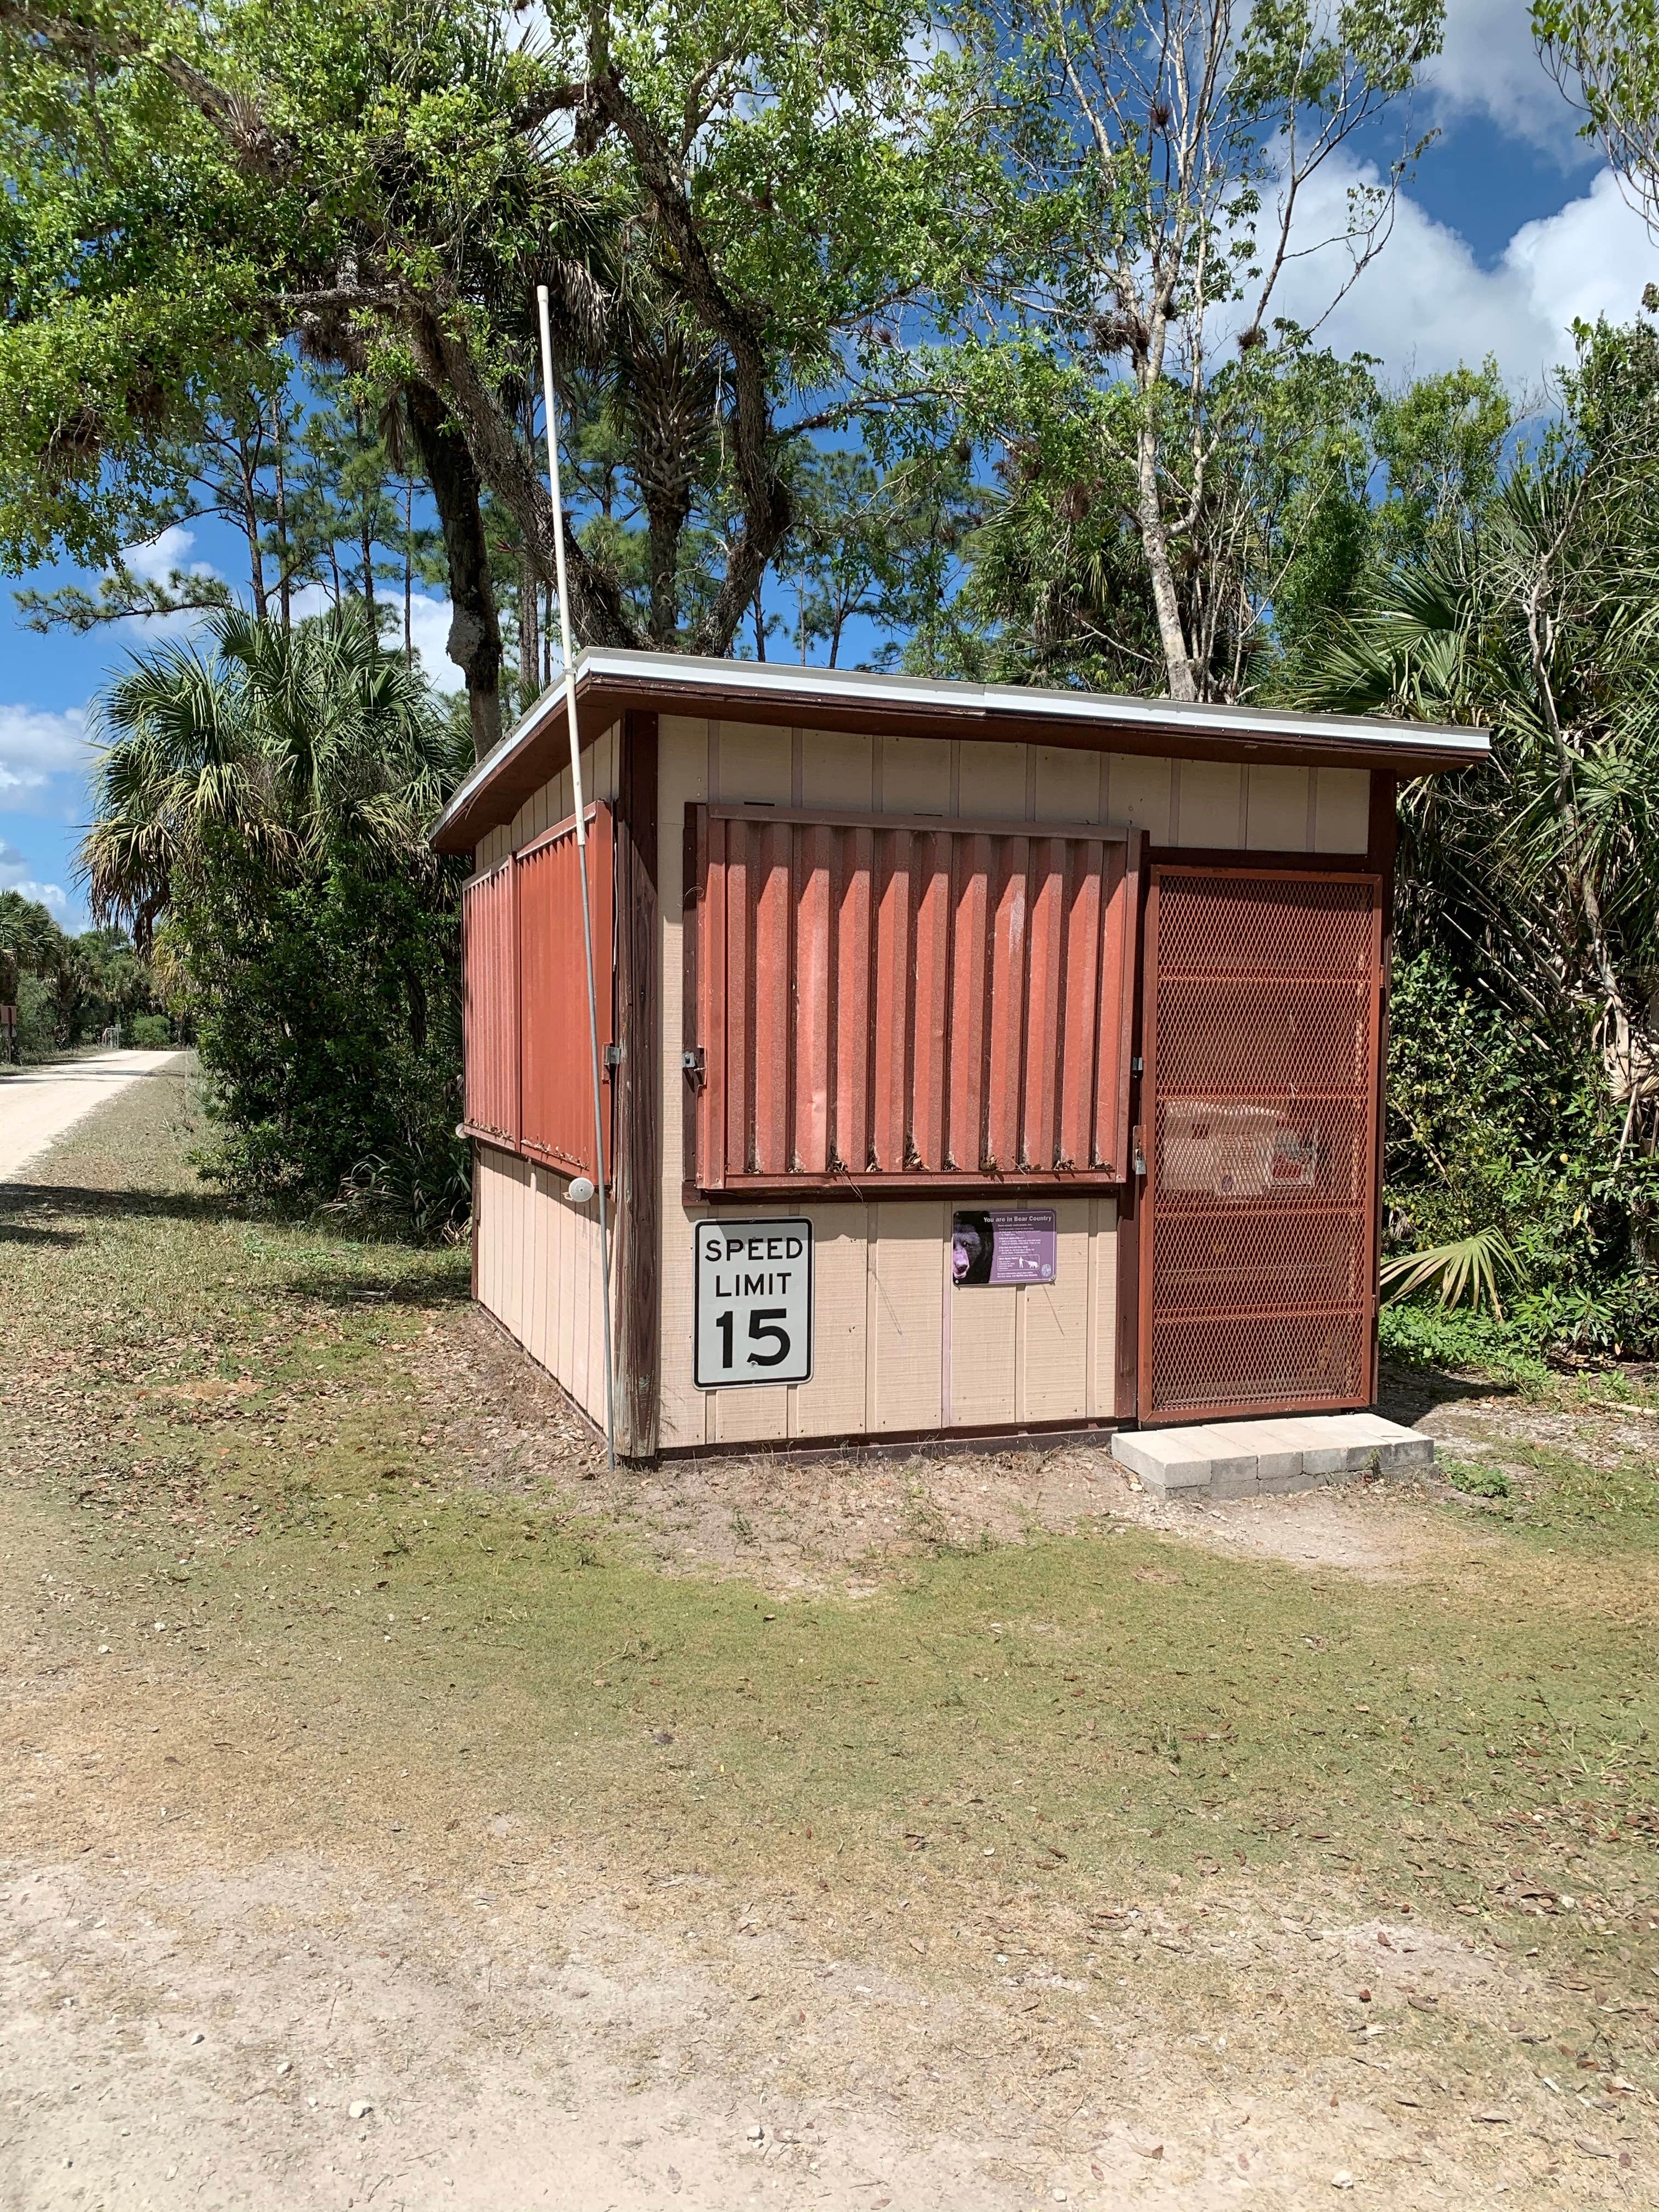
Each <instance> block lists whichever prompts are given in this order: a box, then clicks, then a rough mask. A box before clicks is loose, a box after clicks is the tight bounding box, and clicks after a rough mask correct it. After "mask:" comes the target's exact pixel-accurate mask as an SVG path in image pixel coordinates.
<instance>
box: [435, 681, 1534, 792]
mask: <svg viewBox="0 0 1659 2212" xmlns="http://www.w3.org/2000/svg"><path fill="white" fill-rule="evenodd" d="M589 675H591V676H592V677H594V678H620V679H623V680H629V679H631V680H633V681H635V682H637V683H642V684H661V685H664V686H665V687H678V688H679V689H680V690H684V691H690V692H696V691H698V690H727V691H729V690H733V689H736V690H746V691H750V692H751V693H753V694H754V695H755V696H757V697H759V698H765V697H768V696H787V695H789V694H793V693H797V692H799V691H800V690H802V689H803V688H810V689H811V690H817V691H820V692H823V693H825V694H827V695H829V696H834V697H839V698H841V699H843V700H852V699H859V698H863V699H866V700H870V701H877V700H884V701H886V702H890V704H892V705H893V706H907V705H908V706H918V707H938V708H949V707H951V706H953V705H954V706H960V707H963V708H974V707H977V708H979V710H980V711H981V713H982V714H985V715H986V716H987V718H1001V717H1005V716H1006V718H1007V719H1009V720H1018V719H1029V718H1030V717H1031V716H1033V715H1036V714H1042V715H1046V716H1048V718H1049V719H1051V720H1056V721H1075V722H1093V723H1098V724H1101V725H1103V726H1107V727H1110V726H1114V725H1115V726H1118V727H1120V728H1127V729H1133V728H1136V727H1146V726H1153V727H1157V728H1161V729H1170V728H1176V729H1186V730H1188V731H1190V732H1192V733H1193V734H1194V736H1200V735H1209V734H1212V733H1215V732H1218V726H1219V730H1220V731H1223V732H1225V731H1231V732H1237V734H1239V735H1243V736H1248V735H1249V733H1250V732H1255V731H1259V732H1261V734H1262V735H1263V736H1264V737H1279V738H1292V739H1297V738H1299V739H1303V740H1304V741H1306V742H1308V743H1310V744H1317V743H1318V742H1319V741H1320V739H1321V738H1333V737H1335V736H1338V735H1340V737H1342V738H1344V739H1346V741H1347V742H1348V743H1350V744H1359V745H1363V746H1365V747H1367V748H1370V749H1372V750H1376V752H1377V753H1379V754H1387V753H1388V752H1389V751H1390V750H1393V749H1394V748H1395V747H1399V748H1401V749H1402V750H1404V749H1407V748H1412V747H1415V746H1417V745H1420V744H1424V743H1425V742H1428V743H1432V744H1437V745H1438V746H1441V747H1442V748H1443V749H1445V750H1450V751H1455V752H1462V753H1467V754H1468V757H1469V759H1470V760H1471V761H1477V760H1484V759H1486V757H1487V756H1488V755H1489V754H1490V752H1491V750H1492V741H1491V738H1489V737H1488V735H1487V733H1486V731H1485V730H1481V729H1468V728H1460V727H1456V726H1453V725H1451V724H1449V723H1443V722H1401V721H1376V720H1371V719H1370V717H1369V716H1365V715H1359V714H1294V713H1290V712H1287V711H1285V710H1284V709H1281V708H1271V707H1218V706H1212V705H1209V704H1207V703H1206V704H1195V705H1190V706H1189V705H1183V704H1182V703H1181V702H1177V701H1176V700H1173V699H1141V698H1135V697H1133V696H1127V695H1125V694H1122V693H1120V692H1110V691H1052V690H1038V689H1037V688H1036V687H1035V686H1028V685H1024V684H974V683H969V682H967V681H965V680H964V679H963V678H957V677H915V676H890V675H886V674H884V673H882V672H880V671H876V670H873V669H866V668H815V667H811V666H810V665H798V664H796V663H794V662H793V661H767V660H715V659H708V658H704V657H701V656H694V655H691V654H689V653H686V654H682V653H645V652H632V651H629V650H626V649H624V648H623V647H616V646H586V647H583V649H582V650H581V652H580V653H578V654H577V656H576V667H575V678H576V682H577V684H578V686H579V687H580V684H581V681H582V678H583V677H584V676H589ZM566 680H567V679H566V678H564V677H560V678H559V679H558V680H557V682H556V683H555V684H550V686H549V687H548V689H547V690H545V691H544V692H543V693H542V694H541V695H540V696H539V697H538V698H537V699H536V700H535V701H533V702H532V704H531V705H530V706H529V707H527V708H526V709H525V711H524V713H523V714H520V717H519V719H518V720H517V721H516V722H515V723H514V724H513V727H512V729H511V730H510V731H509V732H507V738H506V739H505V741H504V742H503V743H502V744H499V745H497V746H496V748H495V750H494V751H493V752H492V753H489V754H487V755H486V756H485V757H484V758H483V760H481V761H479V762H478V763H477V765H476V766H475V767H474V768H472V769H471V770H470V771H469V772H468V774H467V775H465V777H464V778H463V780H462V781H461V783H460V784H459V787H457V789H456V791H455V793H454V794H453V797H452V798H451V799H450V801H449V804H448V805H447V806H446V807H445V808H444V810H443V812H442V813H441V815H440V816H439V817H438V818H437V820H436V821H435V823H433V825H432V829H431V831H430V832H429V833H428V834H429V835H431V836H436V835H437V833H438V831H439V830H440V829H442V828H443V826H444V824H445V823H447V822H448V821H449V820H450V819H451V818H452V817H453V816H454V815H455V814H457V813H459V811H461V809H462V808H463V807H464V806H465V805H466V804H467V803H468V801H469V800H470V799H471V798H472V797H473V796H474V794H475V793H477V791H478V790H479V789H480V788H481V787H483V785H484V784H485V783H487V782H488V781H489V779H490V778H491V777H492V776H494V775H495V774H496V773H497V772H498V771H499V770H500V769H502V768H503V767H505V766H506V764H507V762H508V761H509V760H511V758H512V757H513V755H514V754H515V753H516V752H518V751H519V750H520V748H521V747H522V746H523V745H525V744H526V743H527V742H528V741H529V739H530V738H532V736H534V735H535V734H536V732H538V730H540V729H541V728H542V727H543V726H544V724H545V723H546V722H547V721H548V720H550V718H551V716H552V715H553V714H555V713H556V711H558V710H560V709H562V707H563V704H564V696H565V684H566Z"/></svg>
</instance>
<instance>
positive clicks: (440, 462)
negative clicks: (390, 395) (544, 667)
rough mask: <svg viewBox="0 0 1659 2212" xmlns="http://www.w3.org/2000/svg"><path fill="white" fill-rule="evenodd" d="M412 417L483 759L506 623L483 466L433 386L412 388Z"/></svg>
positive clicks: (494, 720)
mask: <svg viewBox="0 0 1659 2212" xmlns="http://www.w3.org/2000/svg"><path fill="white" fill-rule="evenodd" d="M409 420H410V428H411V429H412V430H413V431H414V434H415V447H416V452H417V453H419V454H420V457H421V466H422V469H423V470H424V471H425V473H426V479H427V482H428V483H429V484H430V485H431V487H432V496H433V500H434V501H435V504H436V506H437V509H438V520H439V522H440V524H441V526H442V528H443V538H444V553H445V556H446V557H447V561H448V563H449V600H450V606H451V610H452V612H451V616H450V623H449V638H448V646H449V657H450V659H452V660H453V662H454V663H455V665H456V666H457V667H458V668H459V670H460V671H461V672H462V674H463V675H464V676H465V678H466V703H467V707H468V708H469V710H470V711H471V717H472V751H473V755H474V757H475V758H476V759H478V760H483V758H484V757H485V755H486V754H488V753H490V752H493V751H494V750H495V747H496V745H497V744H500V742H501V623H500V622H499V621H498V620H497V618H496V614H495V591H494V588H493V586H492V585H491V581H490V574H489V547H488V546H487V545H486V544H485V543H484V529H483V512H482V510H481V507H480V505H479V484H478V472H477V469H476V468H475V467H474V466H473V465H472V456H471V453H469V452H468V450H467V446H466V441H465V439H464V438H463V437H462V435H461V434H460V432H459V430H458V429H456V428H455V427H454V425H453V423H452V422H451V421H450V419H449V416H448V412H447V409H446V408H445V405H444V403H443V401H442V400H441V398H439V397H438V395H437V393H436V392H434V391H433V390H432V388H431V386H429V385H425V384H411V385H410V387H409Z"/></svg>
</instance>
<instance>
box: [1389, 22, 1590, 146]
mask: <svg viewBox="0 0 1659 2212" xmlns="http://www.w3.org/2000/svg"><path fill="white" fill-rule="evenodd" d="M1530 14H1531V11H1530V10H1529V9H1528V7H1527V4H1526V0H1447V8H1446V28H1445V38H1444V42H1443V45H1442V46H1441V49H1440V52H1439V53H1438V54H1437V56H1436V57H1435V58H1434V60H1433V61H1432V62H1431V63H1430V64H1429V66H1428V67H1427V69H1426V70H1425V71H1424V73H1423V75H1424V82H1425V85H1426V86H1427V88H1428V90H1429V95H1430V103H1431V108H1432V109H1433V112H1434V113H1435V115H1436V117H1437V119H1438V120H1439V121H1440V122H1441V123H1442V124H1443V125H1449V124H1451V123H1453V122H1455V120H1456V118H1458V117H1459V116H1460V115H1468V114H1481V115H1486V116H1489V117H1490V118H1492V121H1493V122H1494V123H1496V124H1497V125H1498V127H1499V129H1500V130H1503V131H1512V132H1513V133H1514V134H1515V136H1516V137H1519V138H1524V139H1526V140H1527V142H1528V143H1529V144H1530V145H1533V146H1535V147H1536V148H1538V149H1539V150H1540V151H1541V152H1543V153H1547V154H1549V155H1553V156H1554V158H1555V159H1556V160H1557V161H1559V162H1560V163H1561V164H1562V166H1563V167H1579V166H1581V165H1582V164H1583V163H1584V162H1586V161H1593V160H1594V159H1595V152H1594V149H1593V148H1591V147H1590V146H1589V145H1587V144H1586V143H1585V142H1584V141H1583V139H1580V138H1579V137H1577V130H1578V125H1579V124H1580V123H1581V122H1582V121H1583V117H1582V116H1581V115H1580V114H1579V113H1578V112H1577V110H1576V109H1575V108H1573V106H1571V103H1570V102H1569V101H1568V100H1566V98H1565V96H1564V94H1562V92H1561V89H1560V87H1559V85H1558V84H1557V83H1556V82H1555V80H1554V78H1553V77H1552V76H1550V74H1549V72H1548V71H1547V70H1546V69H1545V67H1544V64H1543V63H1542V62H1541V61H1540V59H1539V58H1538V49H1537V47H1536V46H1534V43H1533V36H1532V23H1531V21H1530Z"/></svg>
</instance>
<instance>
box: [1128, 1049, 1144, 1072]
mask: <svg viewBox="0 0 1659 2212" xmlns="http://www.w3.org/2000/svg"><path fill="white" fill-rule="evenodd" d="M1129 1073H1130V1074H1131V1075H1145V1073H1146V1061H1145V1060H1143V1059H1142V1058H1141V1056H1140V1054H1139V1053H1137V1054H1135V1056H1134V1058H1133V1060H1131V1061H1130V1062H1129Z"/></svg>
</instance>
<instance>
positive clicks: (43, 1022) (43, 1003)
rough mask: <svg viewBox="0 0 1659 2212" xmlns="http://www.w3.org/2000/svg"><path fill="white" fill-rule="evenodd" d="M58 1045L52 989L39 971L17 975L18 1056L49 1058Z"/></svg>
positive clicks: (34, 1058) (21, 1057)
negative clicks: (41, 977) (37, 972)
mask: <svg viewBox="0 0 1659 2212" xmlns="http://www.w3.org/2000/svg"><path fill="white" fill-rule="evenodd" d="M58 1049H59V1047H58V1019H57V1010H56V1008H55V1007H54V1006H53V1005H52V992H51V990H50V988H49V987H47V985H46V983H45V982H43V981H42V980H41V979H40V976H39V975H20V976H19V977H18V979H17V1057H18V1058H19V1059H20V1060H50V1059H51V1058H52V1054H54V1053H55V1052H57V1051H58Z"/></svg>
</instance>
